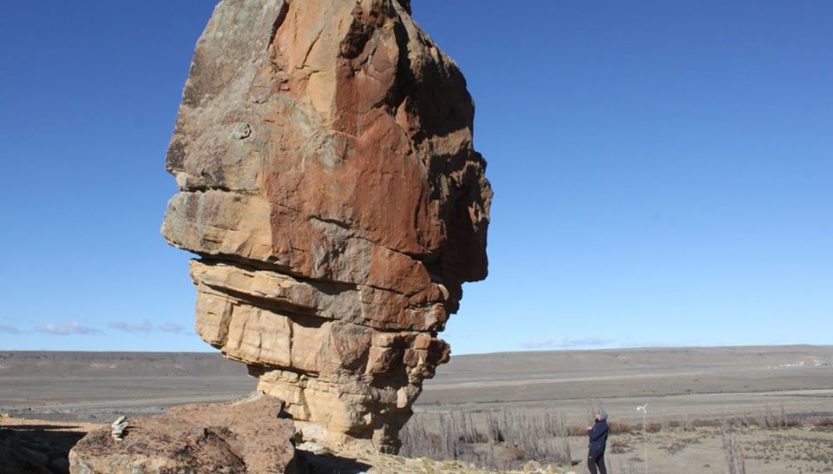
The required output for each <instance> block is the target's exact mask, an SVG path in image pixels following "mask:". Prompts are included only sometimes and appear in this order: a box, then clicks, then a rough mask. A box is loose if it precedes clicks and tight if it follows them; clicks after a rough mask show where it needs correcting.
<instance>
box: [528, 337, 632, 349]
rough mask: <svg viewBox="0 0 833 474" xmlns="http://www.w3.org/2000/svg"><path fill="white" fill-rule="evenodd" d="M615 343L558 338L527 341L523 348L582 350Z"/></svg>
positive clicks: (591, 338) (598, 338) (592, 338)
mask: <svg viewBox="0 0 833 474" xmlns="http://www.w3.org/2000/svg"><path fill="white" fill-rule="evenodd" d="M614 342H616V340H615V339H607V338H602V337H594V336H582V337H557V338H550V339H536V340H532V341H527V342H525V343H523V344H522V347H523V348H524V349H580V348H591V347H603V346H608V345H610V344H613V343H614Z"/></svg>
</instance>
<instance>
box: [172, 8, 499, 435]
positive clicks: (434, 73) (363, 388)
mask: <svg viewBox="0 0 833 474" xmlns="http://www.w3.org/2000/svg"><path fill="white" fill-rule="evenodd" d="M473 113H474V107H473V104H472V100H471V97H470V96H469V94H468V92H467V91H466V86H465V80H464V79H463V76H462V74H461V73H460V71H459V69H458V68H457V66H456V65H455V64H454V62H453V61H451V59H449V58H448V57H447V56H445V55H444V54H443V53H442V52H441V51H440V50H439V49H438V48H437V47H436V45H435V44H434V42H433V41H432V40H431V38H430V37H428V35H426V34H425V33H424V32H422V31H421V30H420V29H419V28H418V26H417V25H416V24H415V23H414V22H413V20H412V18H411V16H410V6H409V2H405V1H402V0H356V1H353V0H349V1H343V0H304V1H301V0H289V1H281V0H258V1H254V0H235V1H231V0H226V1H223V2H221V3H220V4H219V5H218V6H217V8H216V10H215V12H214V15H213V16H212V18H211V20H210V22H209V24H208V26H207V27H206V30H205V32H204V33H203V35H202V37H201V38H200V40H199V42H198V44H197V48H196V51H195V54H194V59H193V63H192V66H191V73H190V75H189V78H188V81H187V83H186V86H185V91H184V94H183V101H182V105H181V106H180V110H179V114H178V117H177V123H176V129H175V130H174V134H173V137H172V139H171V144H170V148H169V152H168V157H167V169H168V170H169V171H170V172H171V173H172V174H174V175H175V176H176V181H177V184H178V186H179V188H180V191H179V193H177V194H176V195H175V196H174V197H173V198H172V199H171V201H170V203H169V206H168V211H167V214H166V216H165V222H164V225H163V228H162V233H163V235H164V236H165V238H166V239H167V240H168V241H169V242H170V243H171V244H172V245H174V246H177V247H180V248H183V249H186V250H189V251H191V252H194V253H196V254H197V255H198V256H199V259H197V260H194V261H193V262H192V264H191V276H192V278H193V279H194V282H195V283H196V285H197V289H198V294H197V310H196V319H197V330H198V332H199V333H200V335H201V336H202V337H203V339H205V340H206V341H207V342H209V343H210V344H212V345H214V346H215V347H217V348H219V349H220V350H222V351H223V353H224V354H226V355H227V356H228V357H231V358H233V359H237V360H240V361H242V362H244V363H246V364H247V365H248V366H249V369H250V373H252V374H253V375H255V376H258V377H259V378H260V385H259V387H260V389H261V390H263V391H265V392H267V393H271V394H274V395H275V396H278V397H280V398H282V399H285V400H287V403H288V405H287V410H288V411H289V413H291V415H292V416H293V417H294V419H295V420H296V422H297V424H298V426H299V427H301V428H302V429H303V431H304V433H305V435H306V436H307V437H311V438H317V439H318V440H319V441H325V442H328V441H329V442H342V441H350V440H368V441H371V442H372V444H373V446H375V447H376V448H377V449H381V450H395V449H397V448H398V440H397V433H398V431H399V428H400V427H401V426H402V424H404V423H405V421H407V419H408V417H409V416H410V414H411V410H410V406H411V404H412V403H413V401H414V400H415V398H416V397H417V395H419V393H420V391H421V387H422V380H423V379H424V378H425V377H431V376H432V375H433V374H434V370H435V368H436V365H437V364H440V363H443V362H445V361H447V360H448V353H449V349H448V346H447V344H445V343H444V342H443V341H441V340H439V339H437V338H436V335H437V332H438V331H441V330H442V329H443V328H444V325H445V322H446V320H447V319H448V316H449V314H450V313H454V312H455V311H456V310H457V307H458V304H459V301H460V298H461V297H462V283H463V282H465V281H474V280H480V279H482V278H485V276H486V268H487V261H486V229H487V225H488V211H489V204H490V200H491V189H490V187H489V183H488V181H487V180H486V178H485V175H484V172H485V167H486V164H485V162H484V160H483V158H482V157H481V156H480V155H479V154H478V153H477V152H476V151H474V149H473V147H472V129H471V126H472V119H473Z"/></svg>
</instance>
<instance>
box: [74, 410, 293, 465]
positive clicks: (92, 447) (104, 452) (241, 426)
mask: <svg viewBox="0 0 833 474" xmlns="http://www.w3.org/2000/svg"><path fill="white" fill-rule="evenodd" d="M281 407H282V402H281V401H280V400H278V399H276V398H273V397H269V396H261V397H258V398H255V399H252V400H245V401H239V402H235V403H231V404H225V405H219V404H204V405H185V406H181V407H176V408H173V409H171V410H169V411H168V412H167V413H166V414H164V415H158V416H154V417H148V418H131V419H129V420H122V422H124V421H127V423H126V428H125V429H124V430H123V431H122V434H121V436H120V437H119V438H118V439H117V438H115V437H114V436H113V435H112V433H111V429H112V428H110V427H105V428H101V429H98V430H94V431H91V432H89V433H88V434H87V436H85V437H84V438H83V439H81V441H79V442H78V444H76V445H75V447H73V448H72V450H71V451H70V453H69V466H70V472H72V473H73V474H105V473H106V474H135V473H137V472H141V473H144V474H169V473H170V474H173V473H183V474H185V473H203V472H205V473H208V472H212V473H214V472H216V473H219V472H223V473H227V474H246V473H294V472H296V471H295V464H294V458H295V449H294V447H293V446H292V442H291V441H292V438H293V437H294V434H295V429H294V427H293V426H292V422H291V421H290V420H288V419H279V418H278V415H279V414H280V412H281Z"/></svg>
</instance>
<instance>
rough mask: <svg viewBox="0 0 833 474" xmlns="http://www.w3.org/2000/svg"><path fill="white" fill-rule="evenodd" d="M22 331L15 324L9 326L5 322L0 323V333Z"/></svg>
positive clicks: (17, 332)
mask: <svg viewBox="0 0 833 474" xmlns="http://www.w3.org/2000/svg"><path fill="white" fill-rule="evenodd" d="M22 332H23V331H21V330H20V328H17V327H15V326H9V325H7V324H0V333H3V334H20V333H22Z"/></svg>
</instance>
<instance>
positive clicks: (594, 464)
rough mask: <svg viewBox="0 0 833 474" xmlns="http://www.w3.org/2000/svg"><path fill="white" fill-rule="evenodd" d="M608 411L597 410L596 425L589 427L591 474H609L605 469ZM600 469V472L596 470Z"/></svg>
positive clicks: (588, 463)
mask: <svg viewBox="0 0 833 474" xmlns="http://www.w3.org/2000/svg"><path fill="white" fill-rule="evenodd" d="M608 431H609V429H608V426H607V411H605V410H604V408H599V409H598V410H596V423H595V424H594V425H593V426H588V427H587V437H588V438H590V446H589V450H588V453H587V467H588V468H589V469H590V473H591V474H607V468H605V445H606V444H607V433H608ZM596 468H598V471H597V470H596Z"/></svg>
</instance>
